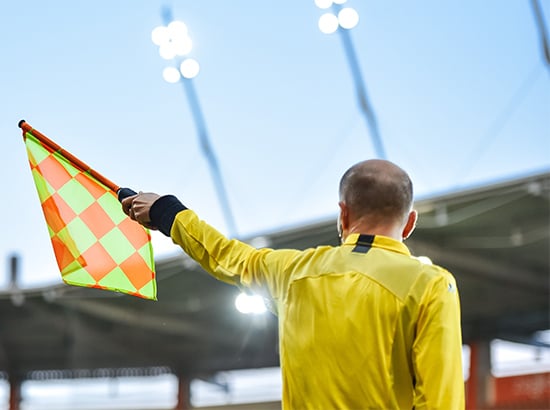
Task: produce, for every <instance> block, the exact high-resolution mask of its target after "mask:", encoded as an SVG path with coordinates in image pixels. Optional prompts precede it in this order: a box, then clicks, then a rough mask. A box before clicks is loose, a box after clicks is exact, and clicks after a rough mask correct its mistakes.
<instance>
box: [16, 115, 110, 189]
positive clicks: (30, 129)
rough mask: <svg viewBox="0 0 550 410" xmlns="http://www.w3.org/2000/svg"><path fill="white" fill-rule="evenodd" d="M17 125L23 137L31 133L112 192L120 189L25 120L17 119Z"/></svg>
mask: <svg viewBox="0 0 550 410" xmlns="http://www.w3.org/2000/svg"><path fill="white" fill-rule="evenodd" d="M18 126H19V128H21V130H22V131H23V139H25V138H26V134H27V132H29V133H31V134H32V135H33V136H34V137H35V138H36V139H37V140H38V141H40V142H41V143H42V144H44V145H45V146H46V147H48V148H49V149H50V150H51V151H53V152H58V153H59V154H61V155H62V156H64V157H65V158H67V160H69V161H70V162H71V163H72V164H73V165H74V166H75V167H76V168H78V169H79V170H80V171H82V172H85V173H88V174H89V175H91V176H92V177H94V178H95V179H97V180H98V181H99V182H101V183H102V184H103V185H105V186H106V187H107V188H109V189H110V190H112V191H113V192H115V193H117V192H118V190H119V189H120V187H119V186H118V185H117V184H115V183H114V182H113V181H111V180H110V179H108V178H106V177H104V176H103V175H101V174H100V173H99V172H97V171H95V170H93V169H92V168H91V167H90V166H89V165H87V164H86V163H84V162H83V161H81V160H80V159H78V158H77V157H75V156H74V155H73V154H71V153H70V152H68V151H66V150H64V149H63V148H61V147H60V146H59V145H57V144H56V143H55V142H53V141H52V140H51V139H49V138H48V137H46V136H45V135H44V134H42V133H41V132H40V131H38V130H36V129H34V128H33V127H32V126H31V125H30V124H29V123H28V122H26V121H25V120H21V121H19V124H18Z"/></svg>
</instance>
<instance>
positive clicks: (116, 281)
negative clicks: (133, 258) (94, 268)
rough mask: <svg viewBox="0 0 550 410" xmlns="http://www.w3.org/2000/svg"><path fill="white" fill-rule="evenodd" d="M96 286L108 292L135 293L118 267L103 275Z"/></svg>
mask: <svg viewBox="0 0 550 410" xmlns="http://www.w3.org/2000/svg"><path fill="white" fill-rule="evenodd" d="M98 284H99V285H101V286H104V287H106V288H108V289H109V290H114V291H120V292H135V291H136V290H137V289H136V288H135V287H134V285H132V282H130V280H129V279H128V277H127V276H126V275H125V274H124V272H123V271H122V269H120V267H118V266H117V267H116V268H114V269H113V270H112V271H111V272H109V273H108V274H107V275H105V276H104V277H103V278H102V279H101V280H100V281H99V282H98Z"/></svg>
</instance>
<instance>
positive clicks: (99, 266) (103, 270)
mask: <svg viewBox="0 0 550 410" xmlns="http://www.w3.org/2000/svg"><path fill="white" fill-rule="evenodd" d="M82 257H83V258H84V260H85V261H86V267H85V268H86V271H87V272H88V273H89V274H90V275H92V277H93V278H94V279H95V280H96V281H97V282H99V281H100V280H101V279H103V277H104V276H105V275H107V274H108V273H110V272H111V271H112V270H113V269H114V268H116V266H117V264H116V263H115V261H114V260H113V258H111V256H110V255H109V253H107V251H106V250H105V248H104V247H103V246H101V244H100V243H99V242H96V243H94V244H93V245H92V246H91V247H90V248H89V249H88V250H87V251H86V252H84V253H83V254H82Z"/></svg>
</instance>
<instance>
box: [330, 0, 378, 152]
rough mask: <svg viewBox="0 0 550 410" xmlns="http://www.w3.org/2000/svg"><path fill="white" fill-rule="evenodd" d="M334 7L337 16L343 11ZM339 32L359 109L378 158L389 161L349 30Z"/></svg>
mask: <svg viewBox="0 0 550 410" xmlns="http://www.w3.org/2000/svg"><path fill="white" fill-rule="evenodd" d="M332 7H333V10H334V13H335V14H336V15H338V12H339V11H340V10H342V5H340V4H336V3H334V4H333V5H332ZM338 32H339V33H340V38H341V39H342V45H343V46H344V51H345V52H346V57H347V59H348V63H349V67H350V70H351V76H352V78H353V82H354V83H355V92H356V93H357V100H358V103H359V108H360V109H361V113H362V114H363V118H364V119H365V122H366V124H367V128H368V130H369V133H370V136H371V139H372V143H373V145H374V150H375V152H376V156H377V157H378V158H380V159H387V156H386V151H385V149H384V144H383V143H382V137H381V136H380V130H379V128H378V121H377V120H376V114H375V113H374V109H373V108H372V105H371V103H370V101H369V97H368V93H367V86H366V85H365V81H364V80H363V75H362V74H361V68H360V67H359V60H358V58H357V53H356V52H355V47H354V46H353V42H352V40H351V36H350V33H349V30H346V29H344V28H342V27H338Z"/></svg>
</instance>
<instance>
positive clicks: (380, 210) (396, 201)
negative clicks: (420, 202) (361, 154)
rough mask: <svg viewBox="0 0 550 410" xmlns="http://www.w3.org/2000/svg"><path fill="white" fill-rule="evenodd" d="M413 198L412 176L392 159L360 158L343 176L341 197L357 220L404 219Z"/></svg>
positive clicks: (388, 220)
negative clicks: (391, 160)
mask: <svg viewBox="0 0 550 410" xmlns="http://www.w3.org/2000/svg"><path fill="white" fill-rule="evenodd" d="M412 200H413V188H412V182H411V179H410V178H409V176H408V175H407V173H406V172H405V171H403V170H402V169H401V168H399V167H398V166H397V165H395V164H393V163H391V162H389V161H384V160H379V159H372V160H367V161H363V162H359V163H358V164H355V165H354V166H352V167H351V168H350V169H348V170H347V171H346V172H345V173H344V175H343V176H342V179H341V180H340V201H342V202H344V203H345V204H346V206H347V208H348V209H349V212H350V217H351V218H352V219H354V220H357V219H360V218H376V219H377V220H379V221H380V222H383V223H401V222H403V221H404V220H405V219H406V218H407V215H408V214H409V211H410V210H411V207H412Z"/></svg>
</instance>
